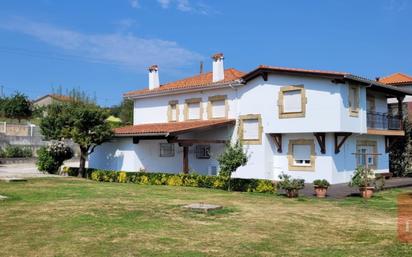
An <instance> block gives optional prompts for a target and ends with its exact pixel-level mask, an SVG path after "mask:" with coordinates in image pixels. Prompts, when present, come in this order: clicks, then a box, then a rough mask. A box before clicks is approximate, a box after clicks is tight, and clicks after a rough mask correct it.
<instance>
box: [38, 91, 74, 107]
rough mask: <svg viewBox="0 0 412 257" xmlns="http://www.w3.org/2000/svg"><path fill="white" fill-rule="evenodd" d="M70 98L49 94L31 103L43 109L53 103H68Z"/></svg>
mask: <svg viewBox="0 0 412 257" xmlns="http://www.w3.org/2000/svg"><path fill="white" fill-rule="evenodd" d="M71 100H72V98H71V97H70V96H65V95H57V94H49V95H45V96H42V97H40V98H38V99H37V100H34V101H33V105H34V106H35V107H45V106H48V105H50V104H53V103H65V102H70V101H71Z"/></svg>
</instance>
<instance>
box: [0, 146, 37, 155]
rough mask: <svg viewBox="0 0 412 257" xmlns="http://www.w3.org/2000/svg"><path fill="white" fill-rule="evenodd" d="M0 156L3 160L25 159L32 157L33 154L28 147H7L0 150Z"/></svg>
mask: <svg viewBox="0 0 412 257" xmlns="http://www.w3.org/2000/svg"><path fill="white" fill-rule="evenodd" d="M0 155H1V157H5V158H27V157H32V156H33V152H32V150H31V149H30V148H28V147H23V146H15V145H8V146H6V147H4V149H1V153H0Z"/></svg>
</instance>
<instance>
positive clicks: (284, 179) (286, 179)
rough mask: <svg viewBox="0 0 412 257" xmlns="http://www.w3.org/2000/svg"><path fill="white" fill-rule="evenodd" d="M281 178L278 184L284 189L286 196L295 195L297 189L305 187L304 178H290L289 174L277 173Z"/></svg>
mask: <svg viewBox="0 0 412 257" xmlns="http://www.w3.org/2000/svg"><path fill="white" fill-rule="evenodd" d="M279 178H280V179H281V180H280V181H279V182H278V184H279V187H280V188H281V189H283V190H285V191H286V193H287V195H288V197H297V196H298V194H299V193H298V192H299V190H301V189H303V188H304V187H305V180H304V179H296V178H291V177H290V176H289V175H286V174H283V173H282V174H281V175H279Z"/></svg>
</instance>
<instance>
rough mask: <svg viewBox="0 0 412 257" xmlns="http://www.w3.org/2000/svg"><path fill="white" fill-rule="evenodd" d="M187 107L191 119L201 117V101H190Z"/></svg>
mask: <svg viewBox="0 0 412 257" xmlns="http://www.w3.org/2000/svg"><path fill="white" fill-rule="evenodd" d="M187 109H188V118H189V120H197V119H200V103H188V104H187Z"/></svg>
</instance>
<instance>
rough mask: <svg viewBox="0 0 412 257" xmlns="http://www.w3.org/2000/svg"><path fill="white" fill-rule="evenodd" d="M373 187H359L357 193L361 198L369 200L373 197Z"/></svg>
mask: <svg viewBox="0 0 412 257" xmlns="http://www.w3.org/2000/svg"><path fill="white" fill-rule="evenodd" d="M374 189H375V188H374V187H360V188H359V192H360V194H361V196H362V197H363V198H366V199H369V198H371V197H372V195H373V191H374Z"/></svg>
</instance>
